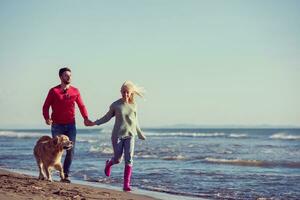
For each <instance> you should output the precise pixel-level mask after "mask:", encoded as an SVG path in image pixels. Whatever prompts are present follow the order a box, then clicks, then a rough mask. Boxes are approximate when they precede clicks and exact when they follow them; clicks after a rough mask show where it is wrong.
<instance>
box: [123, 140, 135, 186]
mask: <svg viewBox="0 0 300 200" xmlns="http://www.w3.org/2000/svg"><path fill="white" fill-rule="evenodd" d="M134 142H135V138H134V137H130V138H127V139H125V140H124V157H125V168H124V185H123V190H124V191H131V188H130V180H131V175H132V165H133V154H134Z"/></svg>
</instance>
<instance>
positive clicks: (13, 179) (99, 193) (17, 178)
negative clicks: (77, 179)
mask: <svg viewBox="0 0 300 200" xmlns="http://www.w3.org/2000/svg"><path fill="white" fill-rule="evenodd" d="M0 199H5V200H19V199H21V200H23V199H32V200H40V199H53V200H54V199H55V200H56V199H57V200H61V199H63V200H67V199H70V200H71V199H72V200H73V199H76V200H89V199H101V200H102V199H103V200H104V199H105V200H106V199H114V200H129V199H136V200H155V198H152V197H148V196H144V195H138V194H133V193H130V192H122V191H115V190H111V189H105V188H98V187H92V186H86V185H80V184H74V183H72V184H68V183H61V182H57V181H54V182H48V181H40V180H38V179H37V178H36V177H33V176H29V175H24V174H18V173H14V172H10V171H7V170H5V169H1V168H0Z"/></svg>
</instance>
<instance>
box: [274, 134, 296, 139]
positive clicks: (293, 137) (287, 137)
mask: <svg viewBox="0 0 300 200" xmlns="http://www.w3.org/2000/svg"><path fill="white" fill-rule="evenodd" d="M270 138H271V139H279V140H299V139H300V135H288V134H286V133H275V134H273V135H272V136H270Z"/></svg>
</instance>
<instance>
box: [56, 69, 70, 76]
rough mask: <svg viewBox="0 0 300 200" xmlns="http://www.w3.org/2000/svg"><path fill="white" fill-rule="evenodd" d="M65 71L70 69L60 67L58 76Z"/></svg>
mask: <svg viewBox="0 0 300 200" xmlns="http://www.w3.org/2000/svg"><path fill="white" fill-rule="evenodd" d="M65 71H68V72H71V69H70V68H68V67H64V68H60V69H59V72H58V74H59V76H62V75H63V73H64V72H65Z"/></svg>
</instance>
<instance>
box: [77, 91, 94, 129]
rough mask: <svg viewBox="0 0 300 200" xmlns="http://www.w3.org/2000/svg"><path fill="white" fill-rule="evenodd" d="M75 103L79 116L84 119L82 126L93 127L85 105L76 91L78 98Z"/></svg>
mask: <svg viewBox="0 0 300 200" xmlns="http://www.w3.org/2000/svg"><path fill="white" fill-rule="evenodd" d="M76 103H77V105H78V108H79V110H80V113H81V116H82V118H83V119H84V125H85V126H93V125H94V124H93V122H92V121H91V120H89V117H88V112H87V110H86V107H85V105H84V103H83V101H82V98H81V95H80V92H79V91H78V97H77V99H76Z"/></svg>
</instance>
